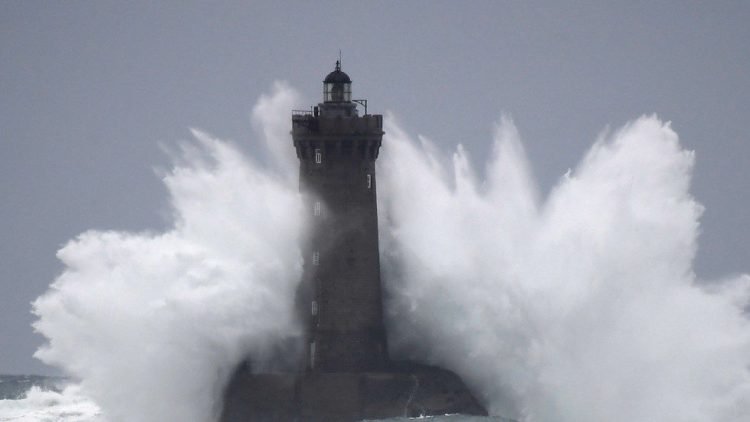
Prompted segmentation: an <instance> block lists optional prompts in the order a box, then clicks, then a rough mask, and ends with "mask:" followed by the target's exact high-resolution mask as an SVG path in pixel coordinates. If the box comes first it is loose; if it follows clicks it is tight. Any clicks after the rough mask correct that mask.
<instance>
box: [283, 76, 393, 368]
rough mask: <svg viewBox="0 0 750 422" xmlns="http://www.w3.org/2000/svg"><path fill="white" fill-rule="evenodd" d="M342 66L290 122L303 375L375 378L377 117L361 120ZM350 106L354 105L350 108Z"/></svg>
mask: <svg viewBox="0 0 750 422" xmlns="http://www.w3.org/2000/svg"><path fill="white" fill-rule="evenodd" d="M351 84H352V81H351V79H350V78H349V76H348V75H347V74H346V73H344V72H343V71H342V70H341V64H340V62H336V68H335V70H334V71H333V72H331V73H329V74H328V76H326V78H325V80H324V81H323V102H322V103H320V104H318V106H317V107H314V108H313V109H312V110H310V111H296V112H293V115H292V138H293V139H294V147H295V149H296V151H297V157H298V158H299V162H300V167H299V184H300V191H301V192H302V193H303V196H304V198H305V204H306V210H307V217H308V218H309V227H310V232H309V234H308V237H307V239H306V240H305V242H304V244H303V245H302V246H303V247H302V249H303V254H304V257H305V263H304V275H303V279H302V283H301V285H300V291H299V294H298V297H297V301H298V308H299V310H300V315H301V316H302V318H303V320H304V321H305V322H306V324H307V339H306V350H307V353H306V361H307V362H306V367H307V370H309V371H323V372H342V371H349V372H353V371H379V370H383V369H384V367H385V365H386V363H387V348H386V340H385V329H384V327H383V314H382V308H383V306H382V299H381V286H380V261H379V253H378V215H377V201H376V199H377V197H376V182H375V160H376V159H377V157H378V152H379V149H380V143H381V140H382V137H383V116H381V115H370V114H367V108H366V106H365V108H364V115H361V116H360V115H359V112H358V109H357V107H356V106H357V103H359V104H362V105H366V100H354V101H353V100H352V98H351ZM355 101H356V102H355Z"/></svg>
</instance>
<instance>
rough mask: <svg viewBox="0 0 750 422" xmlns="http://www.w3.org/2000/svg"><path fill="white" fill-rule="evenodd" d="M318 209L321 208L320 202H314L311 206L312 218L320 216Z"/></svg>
mask: <svg viewBox="0 0 750 422" xmlns="http://www.w3.org/2000/svg"><path fill="white" fill-rule="evenodd" d="M320 208H321V206H320V201H315V205H313V215H314V216H316V217H317V216H319V215H320Z"/></svg>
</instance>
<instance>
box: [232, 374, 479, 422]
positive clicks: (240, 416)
mask: <svg viewBox="0 0 750 422" xmlns="http://www.w3.org/2000/svg"><path fill="white" fill-rule="evenodd" d="M389 369H391V368H389ZM224 399H225V401H224V409H223V412H222V415H221V419H220V420H221V422H246V421H311V422H317V421H321V422H322V421H326V422H350V421H361V420H366V419H384V418H392V417H419V416H436V415H446V414H464V415H482V416H484V415H487V411H486V410H485V409H484V408H483V407H482V405H481V404H480V403H479V402H478V401H477V400H476V399H475V398H474V396H473V395H472V394H471V392H470V391H469V389H468V388H467V387H466V385H464V383H463V381H461V379H460V378H459V377H458V376H457V375H456V374H454V373H453V372H450V371H447V370H444V369H440V368H436V367H432V366H426V365H418V364H412V363H400V364H394V365H393V368H392V370H389V371H387V372H307V373H265V374H253V373H251V372H250V371H249V369H247V367H245V366H243V367H241V368H240V369H238V370H237V371H236V372H235V374H234V376H233V378H232V380H231V381H230V383H229V385H228V386H227V389H226V394H225V397H224Z"/></svg>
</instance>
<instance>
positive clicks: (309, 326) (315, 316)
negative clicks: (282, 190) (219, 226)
mask: <svg viewBox="0 0 750 422" xmlns="http://www.w3.org/2000/svg"><path fill="white" fill-rule="evenodd" d="M351 85H352V81H351V79H350V78H349V76H348V75H347V74H346V73H344V72H343V71H342V70H341V63H339V62H336V67H335V69H334V71H333V72H331V73H329V74H328V76H326V78H325V80H324V81H323V102H322V103H319V104H318V105H317V106H315V107H312V108H311V109H310V110H304V111H293V112H292V139H293V141H294V148H295V150H296V154H297V158H299V163H300V165H299V188H300V192H302V194H303V195H302V196H303V198H304V202H305V210H306V211H305V216H306V218H307V219H309V221H308V223H309V224H307V227H308V228H309V230H308V232H307V233H305V234H304V236H303V239H302V243H301V245H300V247H301V250H302V253H303V256H304V267H303V274H302V280H300V286H299V289H298V291H297V296H296V303H297V312H298V315H299V317H300V319H301V320H302V322H303V323H304V325H305V330H304V338H303V340H302V341H303V343H304V344H303V346H304V347H302V349H303V350H304V353H303V354H302V357H301V358H302V360H303V361H302V362H300V364H299V365H298V367H297V368H296V369H290V368H286V369H285V370H280V371H278V372H266V373H258V372H256V371H254V370H253V367H252V363H250V362H245V363H243V364H241V365H240V366H239V367H238V368H237V370H236V371H235V373H234V375H233V376H232V378H231V380H230V382H229V384H228V385H227V386H226V389H225V391H224V404H223V409H222V411H221V416H220V421H221V422H247V421H310V422H353V421H360V420H363V419H380V418H391V417H398V416H420V415H445V414H455V413H461V414H469V415H486V414H487V412H486V411H485V409H484V408H483V407H482V405H481V404H480V403H479V402H478V401H477V400H476V399H475V398H474V396H473V395H472V393H471V391H469V389H468V388H467V387H466V385H464V383H463V381H462V380H461V379H460V378H459V377H458V376H457V375H456V374H454V373H452V372H450V371H447V370H445V369H442V368H437V367H434V366H428V365H423V364H418V363H414V362H407V361H401V362H396V361H392V360H390V359H389V357H388V348H387V345H386V333H385V328H384V325H383V299H382V288H381V283H380V255H379V250H378V213H377V195H376V187H377V184H376V179H375V160H376V159H377V158H378V153H379V151H380V144H381V141H382V138H383V117H382V116H381V115H377V114H376V115H371V114H368V113H367V100H355V99H352V90H351ZM358 106H362V111H363V113H362V115H360V113H359V111H360V109H359V108H358ZM290 153H291V151H290ZM405 182H408V181H405ZM295 349H298V348H295Z"/></svg>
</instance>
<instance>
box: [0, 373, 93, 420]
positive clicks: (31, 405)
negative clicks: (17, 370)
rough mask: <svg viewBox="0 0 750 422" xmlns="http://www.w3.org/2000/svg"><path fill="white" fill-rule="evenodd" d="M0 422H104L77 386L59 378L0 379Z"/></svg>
mask: <svg viewBox="0 0 750 422" xmlns="http://www.w3.org/2000/svg"><path fill="white" fill-rule="evenodd" d="M0 421H3V422H5V421H14V422H59V421H71V422H104V419H103V418H102V417H101V410H100V409H99V407H98V406H97V405H96V404H95V403H94V402H93V401H92V400H91V399H90V398H88V397H86V396H85V395H83V394H81V389H80V387H79V386H77V385H75V384H72V383H70V381H69V380H67V379H65V378H61V377H42V376H35V375H0Z"/></svg>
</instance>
